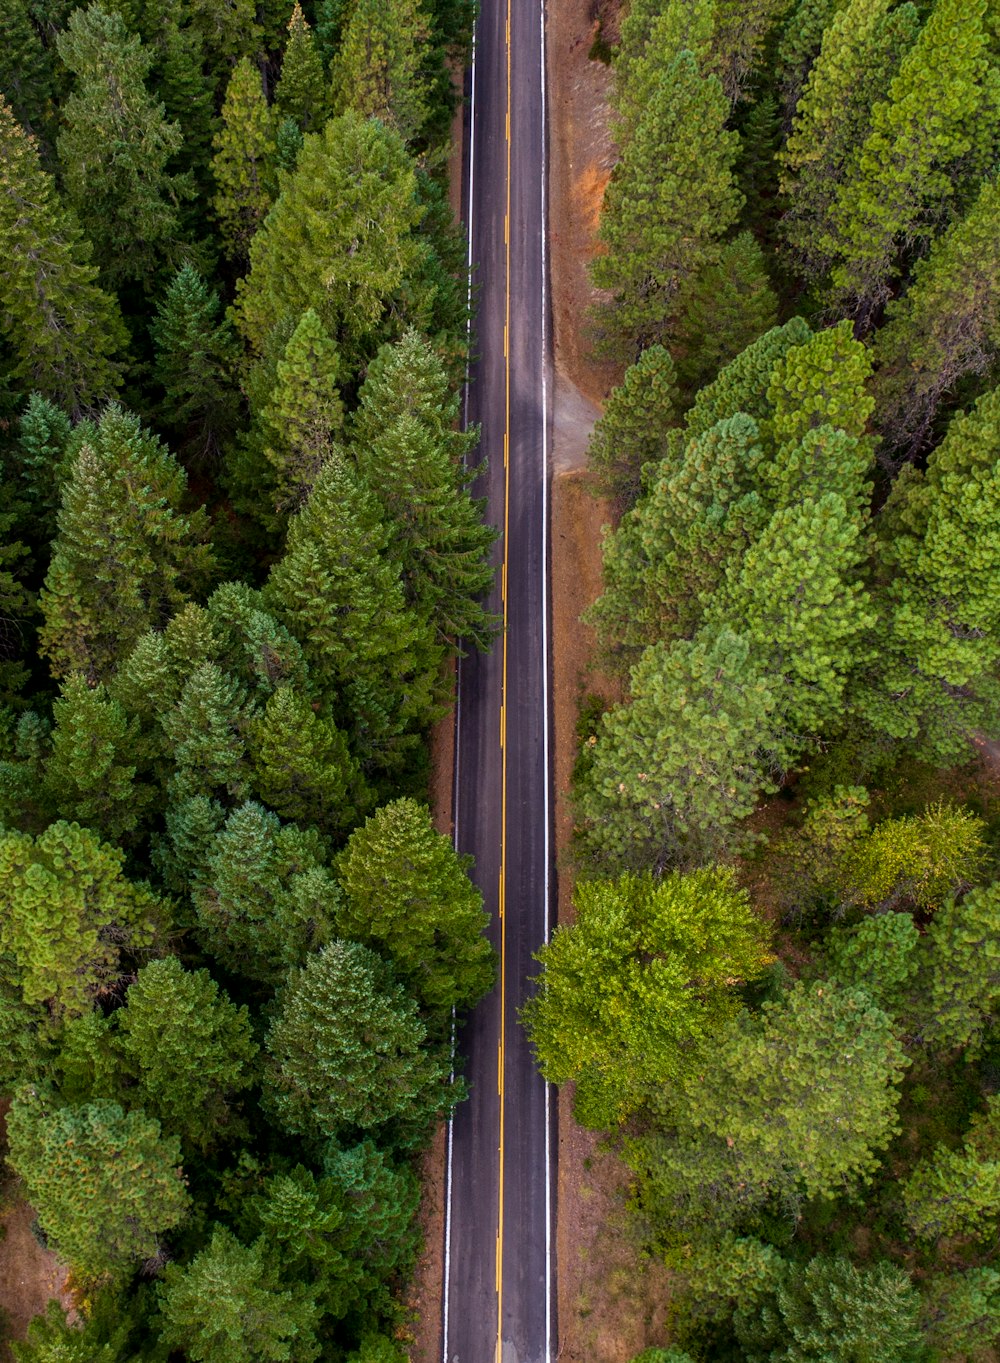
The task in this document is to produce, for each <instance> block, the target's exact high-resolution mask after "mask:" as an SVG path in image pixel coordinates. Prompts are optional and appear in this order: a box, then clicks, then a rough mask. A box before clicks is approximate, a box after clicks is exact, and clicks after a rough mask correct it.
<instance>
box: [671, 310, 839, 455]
mask: <svg viewBox="0 0 1000 1363" xmlns="http://www.w3.org/2000/svg"><path fill="white" fill-rule="evenodd" d="M811 335H812V332H811V331H810V329H809V325H808V323H807V322H805V321H803V319H802V318H801V317H793V318H792V319H791V321H789V322H786V323H785V324H784V326H780V327H772V329H771V330H770V331H768V332H765V334H764V335H763V336H761V337H760V339H759V340H757V341H754V343H753V345H749V346H747V348H746V350H744V351H743V353H742V354H741V355H737V356H736V359H735V360H731V361H730V363H729V364H727V365H726V367H725V369H723V370H722V372H721V373H720V374H719V375H718V377H717V378H716V379H715V380H714V381H713V382H712V383H710V384H709V385H708V386H707V387H706V388H703V389H702V390H701V392H700V393H699V394H698V396H697V397H696V398H695V400H694V404H693V405H692V407H691V410H690V411H689V412H688V413H687V415H686V416H685V418H684V424H685V426H686V428H687V430H688V431H689V432H690V433H691V435H693V436H694V435H701V434H703V432H705V431H707V430H708V429H709V428H710V427H712V426H714V425H715V424H716V422H719V421H722V420H723V419H725V418H726V417H732V416H736V414H737V413H738V412H745V413H746V414H747V415H748V416H751V417H753V418H754V419H755V420H756V421H763V420H764V419H765V418H766V417H768V416H769V415H770V411H771V409H770V405H769V402H768V398H767V393H768V388H769V385H770V380H771V372H772V370H773V369H774V367H775V365H776V364H777V363H778V362H779V361H780V360H781V359H782V357H783V356H785V355H787V354H788V352H789V351H791V350H794V349H795V348H796V347H798V346H803V345H805V344H806V343H807V342H808V340H809V338H810V337H811Z"/></svg>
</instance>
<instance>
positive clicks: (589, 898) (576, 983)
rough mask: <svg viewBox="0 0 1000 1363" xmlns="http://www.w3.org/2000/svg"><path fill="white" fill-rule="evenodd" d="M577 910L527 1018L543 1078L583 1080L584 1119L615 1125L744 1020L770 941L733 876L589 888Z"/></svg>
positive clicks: (548, 953)
mask: <svg viewBox="0 0 1000 1363" xmlns="http://www.w3.org/2000/svg"><path fill="white" fill-rule="evenodd" d="M574 904H575V907H576V919H575V921H574V922H573V925H572V926H571V927H562V928H559V929H557V931H556V933H555V935H554V937H553V938H552V940H551V941H550V942H549V943H548V944H547V945H546V946H544V947H543V948H542V949H541V951H540V952H539V954H538V960H539V961H541V963H542V967H543V970H542V975H541V977H540V979H539V992H538V993H537V994H536V995H535V996H534V997H533V998H532V999H531V1000H530V1001H529V1002H528V1003H527V1004H526V1006H525V1008H524V1009H523V1011H522V1019H523V1021H524V1024H525V1026H526V1027H527V1029H528V1034H529V1036H530V1037H531V1041H532V1044H533V1046H534V1048H535V1053H536V1056H537V1058H538V1064H539V1067H540V1068H541V1071H542V1074H543V1075H544V1076H545V1078H546V1079H547V1080H548V1081H549V1082H550V1083H558V1084H564V1083H567V1082H568V1081H570V1080H572V1081H574V1082H575V1084H576V1091H575V1097H574V1111H575V1113H576V1116H577V1118H578V1120H580V1121H583V1122H584V1123H585V1124H586V1125H588V1126H597V1127H608V1128H614V1127H615V1126H618V1125H620V1123H621V1122H622V1121H623V1120H624V1119H625V1118H626V1117H627V1116H628V1115H629V1114H631V1113H633V1112H635V1111H636V1110H637V1109H638V1108H639V1107H641V1106H642V1105H643V1104H644V1103H646V1102H647V1101H648V1100H649V1099H650V1097H651V1096H652V1095H653V1094H655V1092H656V1090H657V1088H658V1087H659V1086H660V1085H661V1084H665V1083H668V1082H671V1081H673V1080H674V1079H676V1076H677V1075H678V1074H679V1073H680V1072H681V1071H683V1070H685V1069H686V1068H687V1067H689V1066H690V1065H692V1064H694V1063H696V1057H697V1054H698V1050H699V1047H700V1046H701V1045H702V1044H703V1043H705V1042H706V1041H710V1039H711V1038H712V1037H713V1036H714V1035H715V1034H716V1033H717V1031H718V1029H719V1027H720V1026H721V1025H722V1024H724V1023H725V1022H726V1021H728V1020H729V1019H731V1018H733V1017H735V1016H736V1014H737V1012H738V1011H739V1007H740V996H739V993H738V986H739V985H740V984H741V983H745V982H747V981H750V980H754V979H756V978H757V977H758V976H759V975H760V974H761V973H762V972H763V970H764V967H765V966H766V965H767V964H768V963H769V962H770V960H771V959H772V958H771V957H770V955H769V954H768V932H767V928H766V926H765V924H764V923H763V922H761V921H760V920H759V919H758V918H757V917H756V915H755V913H754V910H753V908H752V906H751V903H750V898H749V896H748V895H747V893H746V891H745V890H742V889H740V888H739V887H738V886H737V884H736V880H735V877H734V875H733V873H732V871H731V870H729V869H728V868H725V869H724V868H721V867H706V868H704V869H702V870H700V871H693V872H691V873H690V874H689V875H680V874H678V873H677V872H674V873H673V874H672V875H668V876H665V877H664V878H663V879H662V880H657V879H654V878H653V877H652V876H651V875H648V874H646V875H640V876H636V875H623V876H620V877H619V878H618V879H616V880H590V881H582V882H580V883H579V884H578V885H577V887H576V890H575V893H574Z"/></svg>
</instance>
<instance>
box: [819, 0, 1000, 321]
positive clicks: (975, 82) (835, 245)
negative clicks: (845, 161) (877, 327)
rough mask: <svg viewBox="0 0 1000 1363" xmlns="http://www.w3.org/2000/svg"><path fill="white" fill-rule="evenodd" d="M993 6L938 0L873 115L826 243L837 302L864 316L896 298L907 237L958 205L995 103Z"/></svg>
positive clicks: (822, 240)
mask: <svg viewBox="0 0 1000 1363" xmlns="http://www.w3.org/2000/svg"><path fill="white" fill-rule="evenodd" d="M985 8H986V5H985V0H937V4H936V5H935V6H934V8H933V10H932V11H931V13H930V15H929V16H928V19H927V21H926V23H925V24H924V27H923V30H922V31H921V33H920V36H919V37H918V38H917V40H916V42H915V43H914V45H913V46H912V47H911V48H910V50H909V52H908V53H907V54H906V56H905V57H904V58H903V62H902V65H901V66H900V70H899V74H898V75H897V76H896V78H895V79H894V80H893V81H892V83H891V85H890V86H889V93H888V97H887V98H886V99H884V100H882V101H881V102H880V103H878V104H877V105H876V106H875V109H874V110H873V112H872V130H871V132H870V133H869V135H868V137H867V138H866V139H865V142H864V143H863V145H862V147H861V149H860V150H859V151H858V153H857V155H856V157H855V158H854V161H853V164H852V167H851V170H850V173H849V174H848V176H847V178H846V179H845V180H844V182H843V184H842V185H841V186H840V188H839V190H838V193H837V199H836V203H835V205H834V208H833V212H832V225H831V228H830V230H829V232H824V233H822V234H821V235H820V237H819V240H818V243H817V245H818V249H819V250H820V251H823V252H828V253H829V256H830V258H831V259H832V260H833V261H834V267H833V271H832V276H831V279H832V284H831V289H830V295H829V296H830V301H831V302H832V303H833V304H834V305H835V306H836V307H838V308H842V309H845V310H850V312H851V313H852V314H854V315H855V316H857V317H858V318H859V319H860V320H861V321H862V322H866V321H868V320H870V318H871V315H872V312H873V310H874V309H875V308H876V307H878V305H879V304H880V303H882V302H884V301H885V299H886V298H887V297H888V295H889V290H890V284H891V280H892V277H893V275H894V274H895V272H896V269H897V255H898V252H899V249H900V246H901V245H902V244H903V242H904V241H909V240H912V239H913V238H914V237H915V236H919V235H920V234H921V233H922V232H925V231H926V229H927V224H928V221H929V220H930V221H933V220H934V219H935V218H939V217H940V215H941V213H942V209H944V210H947V208H948V207H949V203H948V201H949V199H950V198H951V196H952V194H953V192H954V186H953V184H952V182H951V180H950V179H949V171H950V170H951V169H952V167H953V166H954V165H955V163H956V162H959V161H960V160H961V159H962V158H963V157H966V156H968V155H969V153H970V152H971V151H972V150H973V148H974V147H975V145H976V137H977V120H978V119H979V118H980V114H981V113H982V112H983V110H984V104H985V101H986V87H985V86H984V83H983V77H984V74H985V71H986V34H985V32H984V26H983V12H984V10H985ZM987 121H988V120H987ZM990 136H992V135H991V134H990Z"/></svg>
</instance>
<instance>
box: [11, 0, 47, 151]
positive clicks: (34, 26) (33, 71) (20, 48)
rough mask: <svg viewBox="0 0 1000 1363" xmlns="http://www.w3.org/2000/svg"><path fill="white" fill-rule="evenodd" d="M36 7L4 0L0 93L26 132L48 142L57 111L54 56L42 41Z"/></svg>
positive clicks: (23, 0) (16, 1)
mask: <svg viewBox="0 0 1000 1363" xmlns="http://www.w3.org/2000/svg"><path fill="white" fill-rule="evenodd" d="M33 8H34V7H33V6H32V5H30V4H28V3H26V0H3V3H2V4H0V30H2V32H3V35H4V43H3V49H2V51H0V90H2V91H3V96H4V98H5V99H6V100H7V101H8V102H9V103H10V106H11V108H12V109H13V112H14V117H15V118H16V119H17V121H18V123H20V124H21V126H22V127H23V128H24V130H25V131H26V132H28V133H31V134H32V135H33V136H34V137H37V138H40V139H41V138H46V139H47V138H48V136H49V135H50V131H51V128H52V123H53V114H54V112H55V110H54V107H53V100H54V97H55V93H56V84H57V82H56V70H55V59H54V57H55V54H54V53H53V51H52V49H51V47H49V46H48V45H47V44H46V43H45V42H44V41H43V39H42V34H41V33H40V32H39V25H38V23H37V20H36V16H35V13H33Z"/></svg>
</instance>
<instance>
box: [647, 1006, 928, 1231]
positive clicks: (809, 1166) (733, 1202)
mask: <svg viewBox="0 0 1000 1363" xmlns="http://www.w3.org/2000/svg"><path fill="white" fill-rule="evenodd" d="M905 1064H906V1058H905V1056H904V1054H903V1051H902V1048H901V1046H900V1044H899V1042H898V1040H897V1039H896V1037H895V1035H894V1033H893V1028H892V1023H891V1020H890V1019H889V1017H887V1016H886V1014H885V1013H883V1012H882V1011H881V1010H880V1009H879V1008H877V1007H876V1006H875V1005H874V1004H873V1003H872V1001H871V999H870V998H869V996H868V995H867V994H865V993H864V992H863V991H861V990H852V989H845V988H843V987H841V986H839V985H837V984H833V983H830V982H823V983H818V984H812V985H809V986H806V985H803V984H798V985H795V986H794V987H793V988H792V989H791V990H790V991H789V993H788V994H787V995H786V996H785V997H784V998H783V999H782V1000H781V1001H779V1002H776V1003H768V1004H765V1005H764V1008H763V1011H762V1016H761V1018H760V1019H759V1020H757V1021H754V1022H751V1021H749V1020H748V1021H747V1022H745V1023H744V1025H743V1026H738V1025H736V1026H731V1027H730V1029H729V1031H728V1032H727V1033H723V1034H722V1035H721V1036H719V1037H717V1038H716V1040H715V1043H714V1045H712V1046H710V1047H709V1048H707V1049H706V1051H705V1053H704V1055H703V1056H702V1057H701V1063H700V1064H699V1065H698V1066H697V1067H696V1068H695V1070H694V1071H693V1072H692V1073H691V1074H689V1075H686V1076H684V1078H683V1080H682V1082H681V1084H679V1085H674V1086H672V1087H671V1088H670V1089H669V1090H667V1091H665V1092H664V1094H663V1099H662V1101H663V1103H664V1106H665V1108H666V1111H667V1113H668V1114H669V1122H670V1126H669V1127H668V1128H667V1131H666V1132H664V1133H663V1134H661V1133H658V1132H653V1133H650V1134H648V1135H644V1136H638V1137H635V1138H633V1139H630V1140H628V1141H627V1142H626V1158H627V1159H628V1161H629V1163H630V1164H631V1165H632V1167H633V1169H635V1171H636V1173H637V1175H638V1178H639V1193H640V1197H641V1200H642V1205H643V1209H644V1211H645V1213H646V1215H647V1216H648V1217H650V1218H651V1219H652V1221H653V1222H654V1224H655V1225H656V1228H657V1232H658V1234H660V1235H663V1236H664V1237H666V1238H670V1239H674V1238H676V1237H682V1238H684V1237H687V1236H693V1237H695V1238H712V1237H713V1236H717V1235H719V1234H722V1233H725V1232H726V1231H728V1230H731V1229H733V1228H734V1227H735V1226H738V1225H740V1224H741V1223H745V1222H746V1220H747V1218H748V1217H751V1216H752V1215H753V1214H754V1213H755V1212H758V1211H759V1209H760V1208H762V1207H763V1206H764V1205H765V1204H767V1203H768V1202H776V1203H777V1204H778V1205H779V1206H782V1205H783V1206H785V1207H786V1208H787V1209H788V1210H789V1211H792V1212H794V1210H795V1208H796V1206H797V1203H798V1200H799V1199H800V1198H801V1197H803V1196H804V1197H830V1196H831V1195H832V1194H834V1193H835V1192H837V1191H839V1190H840V1189H843V1188H845V1187H846V1188H851V1187H855V1186H857V1184H858V1183H859V1182H864V1181H866V1180H867V1179H869V1178H870V1177H871V1175H872V1173H873V1172H874V1171H875V1169H876V1168H877V1167H878V1163H879V1161H878V1156H877V1152H878V1151H879V1150H880V1149H882V1148H884V1147H885V1146H886V1145H887V1144H888V1142H889V1140H890V1138H891V1137H892V1136H893V1135H895V1134H896V1131H897V1129H898V1128H897V1125H896V1103H897V1092H896V1085H897V1084H898V1082H899V1079H900V1077H901V1074H902V1070H903V1067H904V1066H905Z"/></svg>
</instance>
